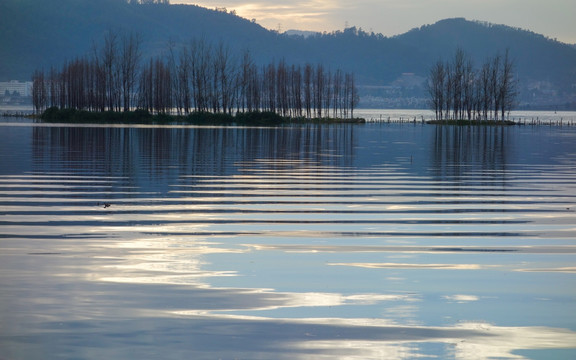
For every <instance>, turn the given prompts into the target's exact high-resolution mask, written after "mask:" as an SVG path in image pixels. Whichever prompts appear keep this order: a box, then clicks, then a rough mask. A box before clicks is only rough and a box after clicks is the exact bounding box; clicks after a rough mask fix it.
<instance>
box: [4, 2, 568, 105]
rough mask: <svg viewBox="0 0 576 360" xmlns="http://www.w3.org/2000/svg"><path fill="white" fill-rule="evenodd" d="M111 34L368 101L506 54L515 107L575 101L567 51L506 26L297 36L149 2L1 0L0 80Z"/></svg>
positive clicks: (228, 16)
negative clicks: (229, 57)
mask: <svg viewBox="0 0 576 360" xmlns="http://www.w3.org/2000/svg"><path fill="white" fill-rule="evenodd" d="M360 25H361V24H360ZM109 30H113V31H117V32H130V33H134V34H138V35H139V36H140V37H141V38H142V40H143V42H142V51H143V57H144V58H151V57H155V56H158V55H162V54H168V53H169V52H170V49H171V48H174V47H175V46H177V45H182V44H186V43H189V42H190V41H191V40H192V39H198V38H203V39H205V40H208V41H211V42H224V43H226V44H227V45H228V46H229V47H230V49H231V51H232V52H234V53H236V54H238V56H239V57H240V56H241V54H242V53H243V52H244V51H246V50H249V51H250V54H251V56H252V58H253V59H254V60H255V61H256V62H257V63H258V64H261V65H263V64H267V63H270V62H271V61H280V60H285V61H286V62H287V63H289V64H297V65H304V64H305V63H313V64H317V63H322V64H323V65H324V66H325V67H326V68H327V69H336V68H338V69H342V70H343V71H345V72H353V73H354V74H355V76H356V79H357V81H358V85H359V86H360V90H361V92H362V91H364V92H365V93H366V92H370V91H369V90H363V89H375V90H373V92H375V93H376V96H384V97H386V96H413V94H415V93H410V92H403V87H408V86H411V87H418V86H419V83H416V84H414V82H415V81H416V80H418V79H424V78H425V77H426V76H427V75H428V73H429V70H430V68H431V66H432V65H433V64H434V63H435V62H436V61H437V60H438V59H440V58H446V57H448V56H450V54H453V52H454V50H455V49H456V48H461V49H462V50H463V51H464V52H466V53H467V54H469V55H470V57H471V58H472V60H473V61H474V62H475V64H481V63H483V62H484V61H485V59H486V58H489V57H491V56H494V55H496V54H498V53H499V54H503V53H504V52H505V51H506V50H507V49H508V50H509V52H510V56H511V58H512V59H513V60H514V62H515V65H516V67H515V68H516V70H517V73H516V74H515V75H516V78H517V79H518V80H519V84H520V85H519V90H520V92H521V93H522V97H521V99H523V100H522V101H532V99H538V100H539V101H540V100H542V99H544V100H546V101H548V103H554V102H556V103H561V104H565V103H567V102H570V101H574V96H573V93H574V92H575V91H576V85H575V84H576V48H574V46H572V45H568V44H563V43H560V42H557V41H555V40H553V39H549V38H546V37H545V36H542V35H539V34H535V33H532V32H530V31H526V30H521V29H516V28H511V27H508V26H504V25H493V24H487V23H482V22H477V21H468V20H465V19H448V20H443V21H440V22H438V23H436V24H432V25H425V26H422V27H421V28H417V29H413V30H411V31H409V32H407V33H405V34H401V35H397V36H394V37H385V36H383V35H381V34H374V33H367V32H365V31H363V30H362V29H361V28H357V27H351V28H347V29H344V30H342V31H336V32H332V33H324V34H317V35H310V36H307V37H304V36H297V35H285V34H278V33H277V32H275V31H270V30H267V29H265V28H263V27H261V26H260V25H258V24H257V23H256V22H255V21H253V20H249V19H244V18H241V17H239V16H237V15H236V14H235V12H234V11H232V9H228V10H226V9H219V10H210V9H206V8H202V7H199V6H194V5H170V4H167V2H165V1H148V0H147V1H135V0H130V1H126V0H98V1H93V0H51V1H37V0H2V1H1V2H0V44H1V46H0V81H5V80H11V79H19V80H29V79H30V78H31V75H32V73H33V71H34V70H36V69H45V70H48V69H49V68H50V67H51V66H60V65H61V64H62V63H63V62H64V61H66V60H72V59H74V58H75V57H77V56H85V55H86V54H88V53H90V52H91V51H92V49H93V48H94V46H95V44H96V45H99V44H100V43H101V42H102V41H103V38H104V34H105V33H106V32H107V31H109ZM302 30H305V29H302ZM406 73H409V74H414V76H413V77H412V78H411V79H412V84H411V85H406V82H405V81H404V82H403V81H401V80H402V74H406ZM399 79H400V80H399ZM421 81H422V80H420V82H421ZM389 85H392V90H390V87H389ZM363 86H364V87H363ZM421 90H422V89H420V91H421ZM379 91H380V92H381V93H378V92H379ZM416 94H417V92H416Z"/></svg>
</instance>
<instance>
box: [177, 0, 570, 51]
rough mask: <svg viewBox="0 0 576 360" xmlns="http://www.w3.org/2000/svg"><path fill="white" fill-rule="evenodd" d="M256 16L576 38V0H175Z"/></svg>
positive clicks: (293, 22)
mask: <svg viewBox="0 0 576 360" xmlns="http://www.w3.org/2000/svg"><path fill="white" fill-rule="evenodd" d="M170 2H171V3H172V4H178V3H182V4H197V5H200V6H204V7H207V8H212V9H213V8H215V7H225V8H227V9H228V11H231V10H236V12H237V14H238V15H240V16H242V17H244V18H247V19H256V22H257V23H259V24H260V25H262V26H264V27H266V28H269V29H274V30H281V31H285V30H290V29H298V30H315V31H328V32H330V31H333V30H342V29H344V27H345V25H346V24H348V25H349V26H356V27H361V28H362V29H364V30H365V31H374V32H376V33H382V34H384V35H386V36H392V35H397V34H401V33H404V32H406V31H408V30H410V29H412V28H414V27H419V26H421V25H425V24H433V23H435V22H436V21H438V20H441V19H446V18H453V17H464V18H466V19H468V20H482V21H488V22H491V23H494V24H505V25H509V26H513V27H520V28H522V29H526V30H531V31H534V32H536V33H539V34H543V35H545V36H547V37H550V38H557V39H558V40H560V41H564V42H569V43H576V21H575V20H576V1H574V0H247V1H243V0H171V1H170Z"/></svg>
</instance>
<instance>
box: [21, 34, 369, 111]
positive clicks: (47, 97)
mask: <svg viewBox="0 0 576 360" xmlns="http://www.w3.org/2000/svg"><path fill="white" fill-rule="evenodd" d="M140 48H141V40H140V37H139V36H137V35H134V34H121V33H118V32H114V31H109V32H107V33H106V35H105V36H104V40H103V43H102V44H101V45H100V46H97V45H94V46H93V51H92V54H91V56H87V57H82V58H76V59H74V60H72V61H68V62H66V63H64V64H63V65H62V67H61V68H60V69H56V68H51V69H50V72H49V73H48V75H46V74H45V73H44V71H41V70H37V71H35V72H34V74H33V75H32V78H33V101H34V107H35V109H36V111H38V112H40V111H42V110H44V109H46V108H48V107H54V106H55V107H59V108H62V109H63V108H71V109H78V110H90V111H117V112H119V111H125V112H126V111H131V110H134V109H135V108H136V107H137V108H139V109H143V110H146V111H149V112H153V113H172V112H175V113H178V114H182V115H187V114H189V113H191V112H192V111H195V112H200V113H201V112H212V113H225V114H232V111H233V110H234V109H235V110H236V112H245V111H248V112H252V111H269V112H273V113H277V114H278V115H281V116H285V117H287V116H291V117H302V116H306V117H308V118H312V117H317V118H322V117H329V116H332V117H335V118H336V117H353V114H354V108H355V107H356V106H357V104H358V93H357V90H356V85H355V80H354V75H353V74H351V73H344V72H342V70H339V69H338V70H336V71H334V72H331V71H329V70H327V69H326V68H325V67H324V66H323V65H322V64H317V65H312V64H309V63H308V64H305V65H304V66H303V67H301V66H295V65H291V66H290V65H288V64H287V63H286V61H285V60H280V61H279V62H277V63H276V62H271V63H269V64H267V65H264V66H258V65H256V62H255V61H254V60H253V59H252V57H251V55H250V53H249V52H245V53H244V54H243V55H242V57H241V59H239V60H238V59H237V58H236V57H235V56H233V54H232V52H231V50H230V48H229V47H228V46H227V45H226V44H225V43H223V42H220V43H218V44H217V45H216V46H214V45H213V44H211V43H210V42H208V41H206V40H205V39H196V40H193V41H191V42H190V43H189V44H188V45H186V46H181V47H180V48H176V47H175V46H169V51H168V53H167V54H165V55H159V56H156V57H154V58H151V59H149V60H147V61H146V62H145V63H142V59H141V58H142V54H141V50H140Z"/></svg>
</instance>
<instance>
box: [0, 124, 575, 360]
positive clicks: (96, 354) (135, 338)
mask: <svg viewBox="0 0 576 360" xmlns="http://www.w3.org/2000/svg"><path fill="white" fill-rule="evenodd" d="M575 210H576V128H575V127H569V126H568V127H566V126H565V127H557V126H554V127H549V126H518V127H508V128H474V127H440V126H433V125H422V124H420V123H417V124H386V123H384V124H383V123H369V124H364V125H358V124H356V125H331V126H315V125H303V126H286V127H269V128H267V127H259V128H248V127H191V126H164V127H155V126H70V125H57V124H56V125H47V124H34V123H29V122H28V123H26V122H23V121H17V120H14V121H7V122H3V123H0V358H1V359H103V358H107V359H133V358H134V359H135V358H138V359H158V358H162V359H184V358H186V359H413V358H440V359H492V358H500V359H543V358H546V359H572V358H576V225H575V224H576V211H575Z"/></svg>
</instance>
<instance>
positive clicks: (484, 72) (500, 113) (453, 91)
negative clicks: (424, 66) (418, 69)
mask: <svg viewBox="0 0 576 360" xmlns="http://www.w3.org/2000/svg"><path fill="white" fill-rule="evenodd" d="M513 72H514V63H513V61H512V60H511V59H510V56H509V53H508V50H506V52H505V54H504V56H501V55H496V56H494V57H493V58H490V59H488V60H486V62H484V64H482V66H481V67H480V68H478V69H477V68H475V67H474V64H473V62H472V59H471V58H470V57H469V56H468V55H466V54H465V53H464V51H462V50H461V49H457V50H456V52H455V54H454V58H453V59H452V60H451V61H446V62H444V61H442V60H439V61H438V62H436V64H434V66H433V67H432V68H431V70H430V74H429V77H428V82H427V88H428V94H429V99H430V107H431V108H432V110H434V112H435V114H436V119H437V120H446V119H454V120H461V119H468V120H495V121H497V120H498V119H499V117H500V119H501V120H504V119H505V116H506V113H508V112H509V111H510V110H511V109H512V107H513V106H514V104H515V101H516V97H517V82H516V80H515V79H514V74H513Z"/></svg>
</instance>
